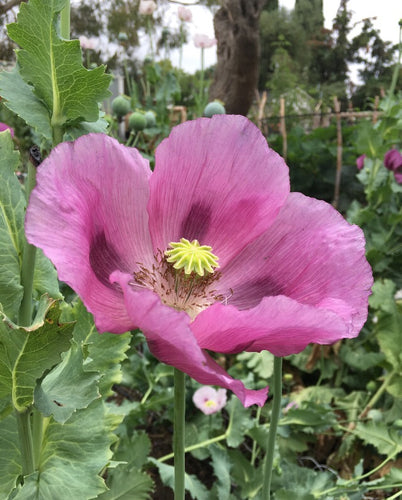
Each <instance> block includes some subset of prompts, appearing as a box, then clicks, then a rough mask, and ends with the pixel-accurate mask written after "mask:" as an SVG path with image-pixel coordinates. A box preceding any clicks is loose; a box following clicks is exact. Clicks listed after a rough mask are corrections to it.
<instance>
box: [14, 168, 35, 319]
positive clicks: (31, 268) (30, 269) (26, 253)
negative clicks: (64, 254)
mask: <svg viewBox="0 0 402 500" xmlns="http://www.w3.org/2000/svg"><path fill="white" fill-rule="evenodd" d="M35 184H36V168H35V167H34V166H33V165H32V163H31V162H29V163H28V178H27V183H26V185H25V194H26V198H27V202H28V200H29V196H30V194H31V191H32V189H33V188H34V187H35ZM35 258H36V247H34V246H33V245H30V244H29V243H28V242H27V241H26V240H25V243H24V249H23V254H22V265H21V285H22V287H23V289H24V294H23V296H22V301H21V306H20V311H19V316H18V323H19V324H20V325H22V326H29V325H30V324H31V323H32V290H33V280H34V272H35Z"/></svg>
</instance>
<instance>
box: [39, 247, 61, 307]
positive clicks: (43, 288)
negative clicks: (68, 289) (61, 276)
mask: <svg viewBox="0 0 402 500" xmlns="http://www.w3.org/2000/svg"><path fill="white" fill-rule="evenodd" d="M33 288H34V298H36V299H39V298H40V297H41V296H42V295H43V294H45V293H47V294H48V295H50V297H52V298H53V299H62V298H63V295H62V294H61V293H60V288H59V281H58V278H57V271H56V269H55V267H54V266H53V264H52V263H51V262H50V260H49V259H48V258H47V257H46V256H45V254H44V253H43V252H42V250H41V249H40V248H37V249H36V260H35V271H34V281H33Z"/></svg>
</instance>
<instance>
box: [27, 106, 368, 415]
mask: <svg viewBox="0 0 402 500" xmlns="http://www.w3.org/2000/svg"><path fill="white" fill-rule="evenodd" d="M155 163H156V165H155V169H154V171H153V172H152V171H151V170H150V168H149V163H148V161H147V160H146V159H144V158H143V157H142V156H141V154H140V153H139V152H138V151H137V150H136V149H134V148H128V147H125V146H123V145H121V144H119V143H118V141H116V140H115V139H113V138H111V137H108V136H106V135H103V134H88V135H84V136H82V137H80V138H78V139H77V140H75V141H74V142H64V143H62V144H59V145H58V146H57V147H56V148H54V149H53V151H52V152H51V153H50V155H49V156H48V158H47V159H46V160H45V161H44V162H43V163H42V164H41V165H40V166H39V168H38V173H37V185H36V187H35V189H34V191H33V192H32V195H31V199H30V203H29V207H28V210H27V218H26V234H27V238H28V241H29V242H30V243H32V244H34V245H36V246H38V247H40V248H42V249H43V250H44V252H45V254H46V255H47V256H48V257H49V258H50V259H51V260H52V261H53V263H54V264H55V266H56V268H57V270H58V272H59V278H60V279H61V280H62V281H64V282H66V283H67V284H68V285H69V286H71V287H72V288H73V289H74V290H75V291H76V292H77V293H78V295H79V296H80V297H81V299H82V300H83V302H84V304H85V306H86V307H87V309H88V310H89V311H90V312H92V313H93V314H94V317H95V323H96V325H97V327H98V329H99V330H100V331H101V332H105V331H109V332H113V333H122V332H125V331H127V330H131V329H134V328H140V329H141V330H142V331H143V333H144V335H145V337H146V339H147V342H148V345H149V348H150V351H151V352H152V353H153V355H154V356H155V357H156V358H158V359H159V360H160V361H162V362H165V363H167V364H170V365H172V366H175V367H176V368H177V369H179V370H181V371H183V372H185V373H187V374H188V375H190V376H191V377H193V378H194V379H195V380H197V381H198V382H199V383H200V384H203V385H215V386H220V387H223V388H226V389H229V390H231V391H233V392H234V393H235V394H236V395H237V396H238V397H239V399H240V400H241V402H242V403H243V405H244V406H250V405H252V404H258V405H260V406H261V405H263V404H264V402H265V400H266V397H267V388H264V389H259V390H255V391H254V390H249V389H246V388H245V387H244V385H243V383H242V382H241V381H240V380H236V379H233V378H232V377H230V376H229V375H228V374H227V373H226V372H225V370H224V369H223V368H222V367H221V366H220V365H218V364H217V363H216V362H215V361H214V359H213V358H212V357H211V356H210V355H209V353H208V351H215V352H221V353H238V352H242V351H249V352H259V351H261V350H264V349H266V350H268V351H270V352H272V353H273V354H274V355H275V356H287V355H289V354H293V353H297V352H300V351H301V350H303V349H304V348H305V347H306V346H307V345H308V344H309V343H312V342H314V343H319V344H331V343H333V342H336V341H337V340H340V339H342V338H353V337H356V336H357V335H358V333H359V331H360V329H361V328H362V326H363V324H364V322H365V321H366V318H367V308H368V296H369V294H370V288H371V285H372V275H371V269H370V266H369V265H368V263H367V261H366V259H365V248H364V246H365V241H364V235H363V232H362V230H361V229H360V228H359V227H357V226H354V225H351V224H349V223H348V222H346V221H345V219H344V218H343V217H342V216H341V215H340V214H339V213H338V212H337V211H336V210H335V209H334V208H333V207H332V206H331V205H329V204H327V203H325V202H323V201H319V200H315V199H313V198H309V197H307V196H304V195H302V194H300V193H294V192H292V193H290V191H289V189H290V188H289V172H288V167H287V166H286V164H285V162H284V160H283V159H282V158H281V157H280V156H279V155H278V154H277V153H275V152H274V151H273V150H272V149H270V148H269V147H268V145H267V141H266V139H265V137H264V136H263V135H262V134H261V132H260V131H259V129H258V128H257V127H256V126H255V125H254V124H253V123H251V122H250V121H249V120H247V118H245V117H243V116H235V115H214V116H213V117H212V118H200V119H198V120H194V121H188V122H185V123H183V124H181V125H178V126H177V127H174V128H173V130H172V132H171V134H170V136H169V137H168V138H167V139H165V140H163V141H162V142H161V143H160V144H159V146H158V148H157V150H156V157H155ZM49 227H52V228H53V229H54V230H53V231H49ZM182 238H186V239H187V240H189V241H197V240H198V242H200V244H201V245H206V246H208V247H209V248H211V247H212V250H213V254H214V255H216V256H217V257H218V258H219V269H218V270H216V271H215V272H213V270H212V273H211V274H209V273H208V272H207V273H206V274H207V275H206V276H204V275H202V276H201V275H200V273H198V274H196V273H195V272H193V273H190V274H187V275H186V274H185V273H184V271H183V269H181V270H176V269H175V268H174V267H173V264H172V263H171V262H170V261H169V260H168V258H167V257H166V254H165V250H167V249H168V248H169V246H172V245H171V243H172V242H179V240H181V239H182ZM204 248H205V247H204ZM169 258H170V257H169ZM177 263H178V262H177ZM215 267H216V266H215Z"/></svg>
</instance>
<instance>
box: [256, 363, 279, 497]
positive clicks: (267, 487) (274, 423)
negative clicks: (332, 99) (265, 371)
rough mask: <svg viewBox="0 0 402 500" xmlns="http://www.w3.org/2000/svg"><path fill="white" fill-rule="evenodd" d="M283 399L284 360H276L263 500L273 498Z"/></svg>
mask: <svg viewBox="0 0 402 500" xmlns="http://www.w3.org/2000/svg"><path fill="white" fill-rule="evenodd" d="M281 397H282V358H280V357H277V356H275V358H274V401H273V405H272V413H271V423H270V426H269V434H268V443H267V454H266V457H265V465H264V482H263V485H262V496H261V499H262V500H269V499H270V498H271V480H272V466H273V463H274V451H275V438H276V430H277V428H278V421H279V414H280V410H281Z"/></svg>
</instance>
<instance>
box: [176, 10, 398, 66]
mask: <svg viewBox="0 0 402 500" xmlns="http://www.w3.org/2000/svg"><path fill="white" fill-rule="evenodd" d="M183 3H184V2H183ZM189 3H190V2H189ZM279 4H280V6H281V7H285V8H287V9H293V7H294V4H295V0H279ZM339 4H340V1H339V0H324V18H325V27H327V28H331V27H332V20H333V19H334V17H335V15H336V11H337V9H338V7H339ZM348 6H349V9H350V10H351V11H352V12H353V17H352V22H354V23H356V22H358V21H361V20H362V19H364V18H367V17H375V18H376V19H374V20H373V24H374V27H375V28H377V29H379V30H380V33H381V38H382V39H383V40H384V41H391V42H393V43H398V41H399V26H398V22H399V19H402V0H381V1H376V0H349V3H348ZM189 8H190V10H191V11H192V13H193V21H192V22H191V23H189V24H188V31H189V32H190V37H189V43H188V44H186V45H185V46H184V49H183V69H185V70H186V71H188V72H189V73H193V72H194V71H196V70H197V69H200V67H201V59H200V51H199V50H197V49H195V48H194V44H193V41H192V37H193V36H194V34H195V33H205V34H206V35H208V36H210V37H214V29H213V21H212V13H211V12H210V11H209V10H208V9H206V8H204V7H201V6H197V5H193V6H189ZM176 13H177V7H176V6H172V8H171V9H170V11H169V12H168V13H167V17H168V18H167V19H166V24H170V23H173V24H172V25H174V23H175V22H177V14H176ZM356 31H357V32H358V27H357V28H356ZM353 34H354V33H353V32H352V36H353ZM204 55H205V65H206V66H210V65H212V64H215V62H216V47H212V48H210V49H205V51H204ZM170 57H171V59H172V60H173V63H174V64H175V65H178V61H179V55H178V51H173V52H172V53H171V54H170Z"/></svg>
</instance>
